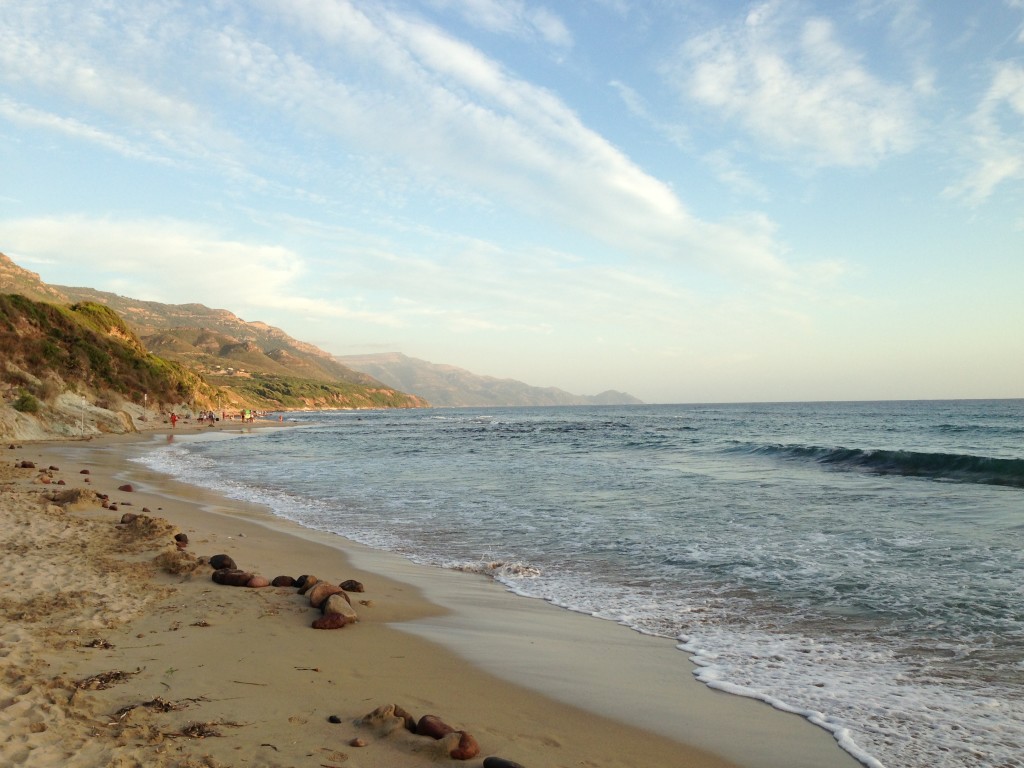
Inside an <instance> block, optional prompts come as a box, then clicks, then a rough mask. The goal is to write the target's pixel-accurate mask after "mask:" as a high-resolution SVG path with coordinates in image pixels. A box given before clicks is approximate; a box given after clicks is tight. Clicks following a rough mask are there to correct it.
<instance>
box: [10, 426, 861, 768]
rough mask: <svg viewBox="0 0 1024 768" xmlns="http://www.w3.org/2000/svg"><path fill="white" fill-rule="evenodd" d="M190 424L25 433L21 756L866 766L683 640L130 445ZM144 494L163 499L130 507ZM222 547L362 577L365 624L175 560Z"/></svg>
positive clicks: (14, 521) (16, 736)
mask: <svg viewBox="0 0 1024 768" xmlns="http://www.w3.org/2000/svg"><path fill="white" fill-rule="evenodd" d="M241 428H242V427H241V425H238V424H232V423H227V424H224V425H223V426H222V427H219V429H221V430H224V431H228V432H230V431H231V430H239V429H241ZM190 429H191V430H192V431H193V433H196V432H199V431H200V430H199V428H197V427H194V426H192V425H182V426H179V428H178V430H177V431H176V432H175V434H174V436H173V438H171V437H170V436H167V437H165V436H164V435H163V434H157V435H154V434H148V435H134V436H127V437H104V438H100V439H96V440H90V441H67V442H47V443H23V444H15V445H14V447H12V448H8V447H7V446H6V445H5V446H3V447H2V450H3V451H4V453H5V454H6V457H5V458H6V461H3V462H0V524H2V525H0V561H2V563H0V574H2V578H0V581H2V591H0V616H2V618H3V622H2V624H0V764H2V765H11V766H16V765H25V766H50V765H64V766H68V767H69V768H76V767H77V766H118V767H120V768H128V767H129V766H181V767H183V768H184V767H186V766H188V767H192V766H210V767H216V766H268V767H273V766H282V767H283V766H339V768H340V767H341V766H344V767H345V768H349V767H353V768H354V767H362V768H378V767H379V768H383V767H384V766H410V767H411V768H417V767H418V766H424V767H425V766H437V765H453V766H454V765H466V766H472V767H473V768H479V766H481V765H482V764H483V761H484V758H486V757H488V756H500V757H503V758H505V759H508V760H512V761H515V762H517V763H519V764H521V765H523V766H525V767H526V768H541V767H542V766H543V767H548V766H559V767H565V768H579V767H580V766H588V767H595V768H596V767H604V766H607V767H608V768H615V767H616V766H645V767H650V766H691V767H692V768H712V767H724V766H730V765H732V766H742V767H743V768H782V767H783V766H786V768H831V767H832V766H835V767H836V768H844V767H845V768H852V767H853V766H856V765H857V764H858V763H857V762H856V761H854V760H853V759H852V758H851V757H850V756H849V755H847V754H846V753H845V752H843V751H842V750H840V749H839V747H838V746H837V745H836V743H835V741H834V740H833V738H832V736H831V735H830V734H828V733H826V732H825V731H824V730H822V729H819V728H817V727H815V726H813V725H811V724H810V723H808V722H806V721H805V720H803V719H802V718H800V717H797V716H795V715H789V714H785V713H781V712H778V711H776V710H773V709H771V708H770V707H768V706H767V705H764V704H761V703H759V702H754V701H751V700H748V699H743V698H740V697H736V696H730V695H727V694H724V693H719V692H716V691H712V690H710V689H708V688H706V687H705V686H703V685H701V684H700V683H698V682H696V681H695V680H693V679H692V674H691V671H692V666H690V662H689V661H688V660H687V659H686V656H685V654H683V653H682V652H680V651H679V650H677V649H676V648H675V647H674V644H673V643H672V642H671V641H668V640H664V639H659V638H651V637H645V636H643V635H640V634H638V633H636V632H633V631H631V630H628V629H626V628H625V627H621V626H619V625H616V624H614V623H612V622H607V621H601V620H598V619H595V618H592V617H588V616H582V615H578V614H572V613H570V612H568V611H564V610H561V609H558V608H555V607H553V606H550V605H548V604H546V603H544V602H542V601H537V600H530V599H526V598H521V597H517V596H515V595H512V594H510V593H508V592H507V591H506V590H504V589H503V588H502V587H501V586H500V585H498V584H496V583H494V582H492V581H490V580H488V579H486V578H485V577H482V576H479V575H471V574H464V573H456V572H450V571H443V570H440V569H433V568H427V567H423V566H417V565H415V564H413V563H410V562H408V561H407V560H404V559H402V558H399V557H397V556H395V555H390V554H387V553H380V552H375V551H373V550H369V549H368V548H365V547H361V546H359V545H356V544H353V543H351V542H349V541H347V540H345V539H343V538H341V537H338V536H333V535H329V534H325V533H320V532H315V531H309V530H306V529H303V528H301V527H299V526H297V525H294V524H292V523H289V522H288V521H284V520H281V519H279V518H276V517H274V516H272V515H270V514H269V512H268V511H267V510H266V509H265V508H263V507H260V506H257V505H252V504H245V503H241V502H235V501H230V500H227V499H225V498H223V497H222V496H220V495H219V494H218V493H217V492H216V491H217V489H201V488H196V487H193V486H189V485H187V484H184V483H180V482H177V481H174V480H172V479H170V478H167V477H165V476H163V475H160V474H158V473H155V472H152V471H150V470H148V469H146V468H145V467H143V466H141V465H139V464H137V463H132V462H130V461H128V459H129V458H131V457H132V456H134V455H138V454H139V453H140V452H142V451H144V450H150V449H151V448H152V447H153V446H155V445H158V444H159V442H158V441H162V440H166V439H179V440H180V439H187V435H188V434H189V430H190ZM24 461H30V462H33V463H34V464H35V468H22V467H21V466H20V464H21V463H22V462H24ZM49 467H59V469H53V470H48V469H47V468H49ZM83 469H87V470H89V474H82V473H81V470H83ZM43 476H46V477H47V478H48V479H49V481H50V482H49V483H44V482H42V481H41V479H40V478H41V477H43ZM60 480H63V481H64V485H58V484H57V483H58V482H59V481H60ZM125 484H131V486H132V490H131V491H127V490H125V491H121V490H118V489H119V487H120V486H123V485H125ZM94 492H97V493H103V494H107V495H108V496H109V502H113V503H115V504H116V506H117V509H116V510H114V509H108V508H104V507H103V506H101V505H100V502H99V500H98V499H97V498H96V497H95V496H94ZM46 496H50V497H51V498H49V499H47V498H46ZM109 502H108V503H109ZM144 509H146V510H148V511H147V512H143V510H144ZM124 512H133V513H136V514H140V515H143V517H142V518H141V521H136V522H135V523H133V524H129V525H123V524H120V523H119V521H120V520H121V516H122V514H123V513H124ZM178 532H183V533H185V534H187V536H188V538H189V544H188V547H187V549H186V550H185V552H186V553H188V556H187V557H185V558H182V557H181V556H180V555H177V554H176V552H177V550H176V547H175V546H174V542H173V537H174V534H176V533H178ZM219 553H226V554H228V555H230V556H231V557H232V558H233V559H234V560H235V561H236V562H237V564H238V566H239V567H240V568H243V569H245V570H248V571H252V572H254V573H258V574H261V575H263V576H266V577H267V578H271V579H272V578H273V577H275V576H278V575H289V576H298V575H300V574H315V575H317V576H318V577H319V578H320V579H323V580H327V581H330V582H332V583H334V584H338V583H340V582H341V581H343V580H346V579H355V580H358V581H360V582H362V583H363V584H364V585H365V592H363V593H351V594H350V597H351V598H352V602H353V605H354V607H355V609H356V610H357V612H358V613H359V618H360V620H359V622H358V623H355V624H351V625H349V626H345V627H343V628H340V629H335V630H315V629H312V628H311V627H310V623H311V622H312V621H313V620H314V619H315V618H318V617H319V615H320V613H319V611H317V610H315V609H313V608H312V607H311V606H310V604H309V601H308V599H307V598H306V597H304V596H301V595H299V594H298V592H297V591H296V590H295V589H293V588H285V587H279V588H275V587H267V588H262V589H249V588H245V587H228V586H221V585H218V584H215V583H214V582H213V581H212V580H211V578H210V575H211V573H212V569H211V568H210V566H209V565H206V564H204V563H200V564H196V563H195V562H191V565H192V566H194V570H191V571H186V572H183V573H170V572H168V571H167V570H166V568H164V567H162V565H161V563H164V564H166V563H167V562H178V563H179V568H180V567H181V564H180V563H181V561H182V560H184V565H186V566H187V565H189V564H190V561H194V560H195V558H196V556H198V558H199V559H200V560H201V559H203V558H204V557H208V556H212V555H215V554H219ZM161 556H162V558H161ZM395 704H397V705H400V706H401V707H403V708H404V709H405V710H407V711H408V712H410V713H411V714H412V715H413V716H414V717H416V718H419V717H421V716H422V715H427V714H431V715H435V716H437V717H439V718H441V719H442V720H443V721H445V722H446V723H448V724H449V725H451V726H452V727H453V728H454V729H456V730H460V731H461V730H464V731H466V732H468V733H470V734H472V736H473V737H474V738H475V740H476V742H477V743H478V744H479V747H480V752H479V755H477V756H476V757H473V758H471V759H469V760H466V761H459V760H453V759H452V758H450V757H449V755H448V752H449V751H450V749H451V746H452V745H451V743H450V741H449V740H441V741H436V740H434V739H432V738H430V737H428V736H422V735H415V734H413V733H410V732H408V731H407V730H405V729H404V728H401V727H396V723H397V722H398V721H397V720H395V718H393V717H389V718H378V719H377V720H375V721H372V722H364V716H366V715H368V714H369V713H371V712H373V711H374V710H375V709H377V708H378V707H381V706H386V705H395ZM331 716H335V717H334V719H335V720H337V721H338V722H331V721H330V720H329V718H331ZM451 738H452V737H449V739H451ZM455 738H456V739H457V738H458V737H455ZM354 740H360V742H355V744H359V743H361V744H362V745H354Z"/></svg>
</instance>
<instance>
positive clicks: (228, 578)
mask: <svg viewBox="0 0 1024 768" xmlns="http://www.w3.org/2000/svg"><path fill="white" fill-rule="evenodd" d="M253 575H254V574H251V573H248V572H247V571H240V570H238V569H237V568H218V569H217V570H216V571H214V572H213V576H212V577H211V578H212V579H213V580H214V582H216V583H217V584H224V585H225V586H229V587H244V586H246V585H248V583H249V580H250V579H251V578H252V577H253Z"/></svg>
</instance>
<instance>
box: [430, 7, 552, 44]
mask: <svg viewBox="0 0 1024 768" xmlns="http://www.w3.org/2000/svg"><path fill="white" fill-rule="evenodd" d="M431 4H432V5H434V6H435V7H437V8H443V9H449V8H452V9H454V10H455V11H456V12H458V13H459V14H460V15H461V16H462V17H463V18H464V19H465V20H466V21H467V22H469V23H470V24H472V25H473V26H475V27H478V28H480V29H485V30H487V31H488V32H494V33H498V34H504V35H509V36H511V37H517V38H520V39H532V38H540V39H541V40H544V41H545V42H547V43H549V44H550V45H554V46H557V47H559V48H567V47H569V46H571V45H572V33H571V32H570V31H569V29H568V27H566V25H565V22H563V21H562V19H561V18H560V17H559V16H557V15H556V14H554V13H552V12H551V11H550V10H548V9H547V8H544V7H543V6H531V5H528V4H526V3H523V2H519V1H518V0H431Z"/></svg>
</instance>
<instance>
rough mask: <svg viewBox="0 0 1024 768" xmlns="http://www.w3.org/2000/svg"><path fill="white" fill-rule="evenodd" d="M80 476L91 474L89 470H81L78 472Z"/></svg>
mask: <svg viewBox="0 0 1024 768" xmlns="http://www.w3.org/2000/svg"><path fill="white" fill-rule="evenodd" d="M78 474H80V475H88V474H90V473H89V470H88V469H80V470H78Z"/></svg>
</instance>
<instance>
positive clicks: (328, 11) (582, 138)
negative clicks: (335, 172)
mask: <svg viewBox="0 0 1024 768" xmlns="http://www.w3.org/2000/svg"><path fill="white" fill-rule="evenodd" d="M273 7H274V8H275V9H276V11H277V12H278V13H280V14H281V17H282V18H283V19H286V20H288V21H290V22H292V23H294V24H297V25H299V26H301V28H302V29H304V30H306V32H307V33H309V34H310V35H312V36H314V37H313V39H317V38H319V39H320V40H321V41H323V42H324V43H329V44H331V45H332V46H339V45H341V44H344V53H345V55H347V56H349V57H351V58H352V61H351V62H349V67H341V66H339V67H336V68H334V69H331V70H328V69H325V68H322V67H318V66H317V65H316V63H315V62H314V61H313V58H312V56H313V54H312V53H306V52H304V55H303V56H300V55H298V54H296V53H287V54H285V53H282V52H279V51H275V50H272V49H270V48H268V47H267V46H264V45H260V44H255V43H253V42H251V41H246V40H245V39H243V37H242V36H241V35H240V34H239V35H238V36H236V37H233V38H232V39H231V40H230V47H231V48H232V49H234V48H236V47H237V48H241V49H243V51H242V52H234V53H232V55H231V60H232V61H234V62H237V67H236V71H235V72H234V73H233V74H232V79H233V81H234V84H235V86H236V87H239V88H243V89H246V90H248V91H249V93H251V94H252V95H254V96H256V97H257V98H262V99H265V100H267V102H268V103H270V104H273V103H277V104H278V108H279V109H281V110H282V111H284V110H285V109H287V112H288V115H289V118H290V119H294V118H295V117H296V116H299V117H305V118H306V119H308V120H311V121H315V122H316V124H317V125H318V126H319V127H320V128H321V129H322V130H327V131H330V132H332V133H337V134H340V135H343V136H345V137H346V139H349V140H356V141H358V142H360V143H361V144H363V146H367V147H372V148H373V150H374V151H378V152H386V153H388V154H390V155H392V156H396V157H399V158H401V159H402V160H403V161H404V162H407V163H409V164H411V165H412V166H413V167H414V168H420V169H429V174H431V175H435V176H438V175H439V176H440V177H441V178H444V177H447V178H452V179H457V180H459V181H460V182H461V183H464V184H469V185H470V186H471V187H472V188H474V189H477V190H480V191H483V193H484V194H487V195H489V196H491V197H492V198H493V199H494V200H495V204H496V205H502V204H506V203H508V202H512V203H514V204H515V205H516V206H517V207H519V208H522V209H525V210H529V211H533V212H534V213H542V214H543V215H545V216H547V217H551V216H555V217H557V218H559V219H560V220H561V221H562V222H563V223H565V224H567V225H569V226H571V227H574V228H576V229H579V230H582V231H584V232H587V233H588V234H590V235H596V236H598V237H600V238H602V239H604V240H606V241H608V242H611V243H613V244H615V245H616V246H617V247H623V248H628V249H630V250H631V251H634V252H636V253H637V254H645V255H647V256H652V255H653V256H658V257H665V258H673V259H677V258H681V259H684V260H688V261H691V262H698V263H703V264H705V265H714V266H716V267H719V268H723V269H729V268H730V265H732V266H735V264H736V261H735V260H734V259H733V257H732V254H733V253H735V252H736V251H735V250H734V248H733V247H732V246H734V245H736V244H737V243H739V244H740V246H741V247H740V252H742V253H743V254H745V256H744V257H742V258H741V259H740V261H741V262H742V263H743V264H744V269H745V270H749V273H748V274H750V275H753V274H754V273H755V272H756V271H757V269H762V270H767V271H769V272H773V273H774V272H775V271H777V270H778V269H779V266H780V262H779V259H778V252H777V249H775V248H774V246H773V244H772V243H770V242H769V241H768V240H766V239H764V238H761V237H758V238H756V240H755V241H747V240H745V234H744V232H743V231H742V230H729V229H728V228H724V227H707V226H703V225H702V224H701V222H697V221H694V220H693V218H692V217H691V216H690V214H689V213H688V211H687V210H686V208H685V206H684V205H683V204H682V202H681V201H680V200H679V198H678V197H677V196H676V195H675V193H674V192H673V191H672V189H671V188H670V187H669V186H668V185H667V184H665V183H664V182H662V181H660V180H659V179H657V178H655V177H653V176H651V175H649V174H647V173H646V172H645V171H643V170H642V169H641V168H639V167H638V166H637V165H636V164H635V163H633V162H632V161H631V160H630V158H628V157H627V156H626V155H625V154H624V153H623V152H621V151H620V150H619V149H618V148H616V147H615V146H613V145H612V144H610V143H609V142H608V141H607V140H605V139H604V138H603V137H602V136H601V135H599V134H598V133H596V132H594V131H593V130H591V129H590V128H588V127H587V126H586V125H585V124H584V123H583V122H582V121H581V120H580V118H579V117H578V115H577V114H576V113H575V112H574V111H573V110H572V109H570V108H569V107H568V106H567V105H566V104H565V103H564V102H563V101H562V100H561V99H559V98H558V97H557V96H556V95H555V94H553V93H551V92H550V91H548V90H546V89H544V88H540V87H538V86H535V85H533V84H531V83H528V82H526V81H523V80H521V79H519V78H516V77H515V76H514V75H512V74H511V73H510V72H508V71H507V70H506V69H505V68H504V67H503V66H502V65H501V64H500V63H498V62H496V61H494V60H493V59H490V58H488V57H487V56H486V55H484V54H483V53H482V52H481V51H479V50H478V49H476V48H474V47H472V46H470V45H468V44H467V43H465V42H464V41H461V40H458V39H455V38H453V37H452V36H451V35H450V34H449V33H447V32H446V31H444V30H441V29H439V28H437V27H435V26H433V25H430V24H428V23H426V22H424V21H422V20H421V19H418V18H415V17H410V16H399V15H397V14H395V13H393V12H380V13H377V14H376V15H373V14H371V13H370V12H369V11H366V12H364V11H365V10H366V9H365V7H363V6H360V8H359V9H358V10H357V9H356V7H355V6H353V5H352V4H350V3H346V2H342V0H334V2H331V3H317V4H313V3H310V2H308V1H307V2H290V1H289V2H281V1H280V0H279V2H277V3H276V4H273ZM222 37H223V35H222ZM371 42H372V45H371V44H370V43H371ZM223 60H224V61H227V60H228V59H227V57H226V56H225V57H223ZM370 65H372V66H373V67H375V70H374V71H375V72H376V74H377V77H378V78H379V80H378V81H377V82H371V83H369V84H365V83H359V84H357V83H356V82H354V81H351V80H348V79H346V77H345V71H346V70H347V69H348V68H350V67H351V66H355V67H356V68H360V69H362V68H366V67H368V66H370ZM708 234H719V235H720V236H721V237H723V238H724V239H725V241H727V242H728V245H726V244H725V242H715V241H711V242H709V241H707V240H706V239H705V236H706V235H708ZM755 254H757V256H756V257H755ZM758 263H759V264H760V267H758V266H757V265H758Z"/></svg>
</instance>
